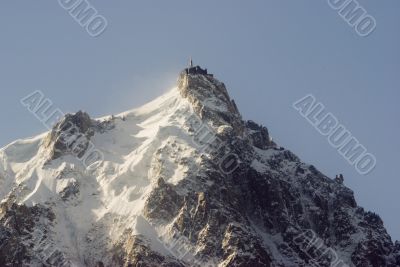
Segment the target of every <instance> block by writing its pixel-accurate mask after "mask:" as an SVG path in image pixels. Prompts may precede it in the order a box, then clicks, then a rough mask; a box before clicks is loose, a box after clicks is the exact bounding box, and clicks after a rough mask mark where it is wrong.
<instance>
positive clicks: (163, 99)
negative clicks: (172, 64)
mask: <svg viewBox="0 0 400 267" xmlns="http://www.w3.org/2000/svg"><path fill="white" fill-rule="evenodd" d="M0 201H1V203H0V266H79V267H80V266H99V267H100V266H169V267H178V266H179V267H181V266H182V267H183V266H249V267H253V266H254V267H257V266H285V267H286V266H288V267H295V266H360V267H361V266H362V267H368V266H377V267H378V266H379V267H381V266H400V244H399V243H396V244H394V243H393V242H392V240H391V238H390V236H389V235H388V234H387V232H386V230H385V228H384V226H383V222H382V220H381V219H380V218H379V216H378V215H376V214H374V213H371V212H367V211H365V210H364V209H363V208H361V207H358V206H357V204H356V202H355V199H354V196H353V192H352V191H351V190H350V189H349V188H347V187H345V186H344V185H343V183H341V182H338V181H337V180H334V179H331V178H329V177H327V176H325V175H324V174H322V173H321V172H319V171H318V170H317V169H316V168H315V167H314V166H312V165H308V164H305V163H303V162H302V161H301V160H300V159H299V158H298V157H297V156H296V155H294V154H293V153H292V152H290V151H288V150H286V149H284V148H283V147H280V146H279V145H277V144H275V143H274V142H273V141H272V138H271V137H270V135H269V132H268V130H267V128H266V127H263V126H261V125H258V124H257V123H255V122H253V121H244V120H243V119H242V117H241V115H240V112H239V110H238V108H237V106H236V104H235V102H234V101H233V100H232V99H231V98H230V96H229V94H228V92H227V89H226V88H225V85H224V84H223V83H221V82H220V81H218V80H217V79H216V78H214V76H213V75H211V74H209V73H208V72H207V70H204V69H202V68H200V67H198V66H197V67H193V66H191V67H190V68H188V69H185V70H184V71H183V72H182V73H181V74H180V75H179V78H178V82H177V87H176V88H174V89H172V90H171V91H169V92H168V93H166V94H164V95H162V96H160V97H159V98H157V99H155V100H154V101H152V102H150V103H148V104H146V105H144V106H142V107H140V108H138V109H134V110H131V111H128V112H125V113H122V114H119V115H116V116H109V117H104V118H100V119H92V118H90V117H89V115H88V114H86V113H84V112H78V113H76V114H69V115H66V116H65V117H64V118H63V119H62V120H61V121H60V122H58V123H57V124H56V125H55V126H54V128H53V129H52V130H51V131H50V132H47V133H44V134H42V135H40V136H37V137H34V138H31V139H26V140H19V141H16V142H14V143H12V144H10V145H8V146H6V147H4V148H3V149H1V150H0Z"/></svg>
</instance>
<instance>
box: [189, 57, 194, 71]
mask: <svg viewBox="0 0 400 267" xmlns="http://www.w3.org/2000/svg"><path fill="white" fill-rule="evenodd" d="M189 68H193V60H192V57H190V60H189Z"/></svg>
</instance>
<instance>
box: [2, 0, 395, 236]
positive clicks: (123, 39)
mask: <svg viewBox="0 0 400 267" xmlns="http://www.w3.org/2000/svg"><path fill="white" fill-rule="evenodd" d="M359 2H360V3H361V4H362V5H363V6H364V7H365V9H366V10H367V11H368V13H369V14H371V15H373V16H374V17H375V18H376V20H377V28H376V30H375V31H374V32H373V33H372V35H370V36H369V37H367V38H362V37H359V36H358V35H357V34H356V33H355V31H354V30H353V29H352V28H351V27H349V26H348V25H347V24H346V22H344V21H343V20H342V18H341V17H340V16H339V15H338V14H337V13H336V12H335V11H334V10H332V9H331V8H330V7H329V5H328V4H327V2H326V1H325V0H322V1H306V0H303V1H298V0H291V1H289V0H275V1H266V0H257V1H256V0H254V1H247V2H244V1H239V0H235V1H233V0H224V1H222V0H219V1H211V0H207V1H204V0H203V1H187V0H180V1H177V0H169V1H161V0H159V1H105V0H103V1H100V0H98V1H94V0H93V1H91V3H92V4H93V5H94V6H95V7H96V8H97V9H98V11H99V12H100V14H101V15H103V16H104V17H106V18H107V20H108V23H109V25H108V28H107V30H106V31H105V32H104V33H103V34H102V35H101V36H100V37H97V38H93V37H90V36H89V35H88V34H87V33H86V31H85V30H84V29H82V28H81V27H80V26H79V25H78V24H77V23H76V22H75V21H74V20H73V19H72V18H71V17H70V16H69V14H68V13H67V12H66V11H65V10H64V9H62V8H61V7H60V6H59V4H58V1H43V0H41V1H40V0H38V1H28V0H25V1H18V0H15V1H2V2H1V3H0V33H1V37H0V62H1V63H0V92H1V98H0V99H1V103H0V121H1V132H0V146H4V145H6V144H7V143H9V142H11V141H13V140H15V139H18V138H24V137H28V136H32V135H36V134H38V133H41V132H43V131H44V130H45V129H44V127H43V125H42V124H41V123H40V122H38V121H37V120H36V119H35V118H34V117H33V116H32V115H31V114H30V113H29V112H28V111H27V110H26V109H25V108H23V107H22V106H21V105H20V103H19V100H20V98H22V97H24V96H25V95H27V94H28V93H30V92H32V91H34V90H42V91H43V92H44V93H45V94H46V95H47V96H48V97H49V98H51V99H52V100H53V102H54V103H55V104H56V105H57V106H58V107H60V108H61V109H62V110H63V111H65V112H75V111H77V110H79V109H83V110H86V111H87V112H89V113H90V114H91V115H92V116H94V117H97V116H103V115H107V114H112V113H118V112H121V111H124V110H128V109H131V108H133V107H136V106H138V105H140V104H143V103H145V102H146V101H147V100H150V99H152V98H154V97H155V96H158V95H159V94H161V93H162V92H164V91H166V90H168V89H169V88H170V87H172V86H173V85H174V82H175V81H176V78H177V75H178V72H179V71H180V70H181V69H182V68H183V67H185V65H186V63H187V59H188V57H189V56H190V55H191V56H193V58H194V61H195V63H199V64H201V65H202V66H204V67H207V68H208V69H209V70H210V71H211V72H213V73H214V74H215V75H216V77H218V78H219V79H220V80H222V81H223V82H225V83H226V85H227V86H228V88H229V92H230V94H231V96H232V97H233V98H234V99H235V100H236V102H237V104H238V106H239V109H240V110H241V112H242V114H243V116H244V118H246V119H253V120H255V121H257V122H260V123H262V124H264V125H266V126H267V127H268V128H269V130H270V132H271V134H272V136H273V137H274V139H275V140H276V141H277V142H278V143H279V144H280V145H282V146H284V147H286V148H289V149H291V150H292V151H293V152H295V153H296V154H297V155H299V156H300V157H301V158H302V160H304V161H306V162H308V163H312V164H314V165H315V166H317V167H318V168H319V169H320V170H321V171H323V172H324V173H325V174H327V175H328V176H331V177H333V176H334V175H335V174H337V173H339V172H341V173H343V174H344V176H345V184H346V185H348V186H349V187H350V188H352V189H353V190H354V191H355V195H356V199H357V201H358V203H359V205H362V206H364V207H365V208H366V209H368V210H372V211H375V212H377V213H378V214H380V215H381V217H382V219H383V220H384V222H385V225H386V226H387V228H388V230H389V232H390V234H391V235H392V236H393V237H394V239H400V212H399V211H400V208H399V206H398V204H396V203H399V202H400V194H399V186H400V176H399V170H398V167H399V165H400V164H399V156H398V154H397V152H398V151H399V150H400V138H399V133H400V125H399V119H398V115H399V111H400V107H399V105H398V101H399V97H400V93H399V90H400V86H399V85H400V81H399V66H400V60H399V59H400V53H399V47H400V38H399V33H400V31H399V26H400V16H399V12H400V2H399V1H396V0H386V1H376V0H368V1H367V0H364V1H361V0H360V1H359ZM310 93H311V94H314V95H315V96H316V97H317V99H318V100H319V101H321V102H322V103H324V104H325V105H326V107H327V109H328V110H329V111H331V112H332V113H333V114H335V115H336V117H337V118H338V119H339V120H340V122H341V123H343V124H344V125H345V126H346V127H347V128H348V129H349V130H350V131H351V132H352V133H353V135H354V136H355V137H357V138H358V140H360V142H361V143H362V144H363V145H365V146H366V147H367V149H368V150H369V151H370V152H372V153H373V154H375V156H376V157H377V167H376V169H375V170H374V171H373V172H372V173H371V174H369V175H367V176H361V175H359V174H358V173H357V172H356V171H355V169H354V168H353V167H352V166H349V165H348V163H347V162H346V160H345V159H343V158H342V157H341V156H340V155H339V154H338V153H337V152H336V151H335V150H334V149H333V148H331V147H330V145H329V144H328V142H327V140H326V138H325V137H322V136H321V135H320V134H319V133H318V132H317V131H316V130H315V129H314V128H313V127H312V126H311V125H310V124H308V122H307V121H305V120H304V119H303V118H302V117H301V116H300V115H299V114H298V113H297V112H296V111H295V110H294V109H293V108H292V103H293V102H294V101H295V100H297V99H299V98H301V97H303V96H304V95H306V94H310Z"/></svg>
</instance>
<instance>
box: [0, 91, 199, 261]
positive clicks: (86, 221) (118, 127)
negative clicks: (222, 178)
mask: <svg viewBox="0 0 400 267" xmlns="http://www.w3.org/2000/svg"><path fill="white" fill-rule="evenodd" d="M193 115H194V113H193V108H192V106H191V105H190V104H189V102H188V101H187V100H186V99H184V98H182V97H181V96H180V94H179V92H178V89H177V88H174V89H172V90H170V91H169V92H168V93H166V94H164V95H162V96H161V97H159V98H157V99H155V100H154V101H152V102H150V103H148V104H146V105H144V106H142V107H141V108H138V109H135V110H132V111H129V112H125V113H122V114H119V115H117V116H112V117H105V118H101V119H99V120H97V123H102V122H108V123H109V124H111V125H112V127H110V129H109V130H107V131H101V132H94V133H93V136H92V137H91V138H90V141H91V143H92V145H93V146H94V147H95V148H96V149H97V150H99V151H100V152H101V153H102V161H101V162H98V163H97V164H96V168H85V166H84V164H83V163H82V162H81V161H80V160H79V159H77V157H75V156H74V155H69V154H68V153H67V154H66V155H61V156H60V157H57V158H56V159H54V160H51V161H48V153H47V154H46V151H44V150H43V149H41V147H42V145H43V144H44V143H46V142H49V141H48V139H49V138H50V137H49V136H50V135H51V133H46V134H44V135H41V136H39V137H35V138H32V139H28V140H23V141H17V142H15V143H13V144H11V145H9V146H7V147H5V148H3V149H2V150H1V152H0V159H1V163H2V164H1V165H0V168H1V169H0V171H1V172H0V178H1V180H0V181H1V185H2V186H1V191H0V193H1V195H0V196H1V199H4V197H5V195H6V194H7V193H9V191H10V189H11V188H14V190H17V189H18V190H19V192H18V193H16V194H15V197H16V198H17V199H18V203H19V204H23V205H27V206H35V205H38V204H41V205H45V204H46V205H47V204H49V203H51V204H50V205H51V207H52V209H53V211H54V213H55V216H56V218H57V221H56V224H55V226H54V228H55V229H56V231H57V232H58V234H57V236H56V237H57V238H58V239H59V242H60V243H59V245H60V247H65V248H67V250H66V253H67V254H69V255H67V256H68V257H69V258H70V259H71V260H72V262H75V263H76V264H82V263H83V262H84V260H85V259H84V255H85V254H86V253H88V251H87V250H91V249H92V248H91V247H90V245H89V244H88V242H87V238H88V235H95V234H96V233H91V231H93V227H94V226H95V225H99V224H98V222H101V221H104V220H108V218H114V217H116V218H118V217H121V218H122V217H124V218H130V219H129V220H128V221H127V222H126V225H125V226H119V228H121V229H123V230H125V229H127V228H129V227H130V226H132V227H134V228H138V227H139V228H140V227H141V226H140V225H139V226H138V222H137V220H136V219H135V218H138V216H139V217H140V215H141V212H142V210H143V208H144V204H145V201H146V199H147V197H148V195H149V193H150V192H151V191H152V188H153V186H154V184H155V183H156V182H157V179H158V178H159V177H160V176H162V177H165V179H166V181H167V182H169V183H171V184H177V183H179V182H180V181H181V180H182V179H184V177H185V175H184V174H185V173H187V172H189V171H191V170H194V169H198V168H199V164H200V163H201V159H200V158H199V152H198V151H196V147H195V146H194V145H193V144H192V138H191V137H190V135H189V134H188V129H189V128H188V127H189V125H186V124H187V122H188V121H190V117H191V116H193ZM75 134H77V133H75ZM50 145H54V144H50ZM172 150H174V151H175V152H173V151H172ZM177 151H179V152H177ZM60 153H62V152H60ZM177 153H179V155H176V154H177ZM196 154H197V155H196ZM178 156H179V157H178ZM183 161H184V162H185V164H182V162H183ZM13 183H14V186H13V185H12V184H13ZM110 215H112V216H110ZM141 220H143V219H141ZM107 223H109V224H111V223H112V221H111V222H105V224H107ZM129 224H131V225H129ZM142 225H143V223H142ZM101 227H107V228H110V227H111V225H101ZM145 228H146V226H144V229H142V230H145V232H151V231H146V229H145ZM140 230H141V229H137V231H138V232H140ZM97 234H103V233H97ZM119 234H122V232H121V233H114V235H113V236H110V237H109V238H111V239H112V238H114V237H115V238H119V237H120V236H119ZM92 238H94V237H92ZM152 238H153V239H154V236H153V237H152ZM90 254H93V252H89V255H90Z"/></svg>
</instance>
